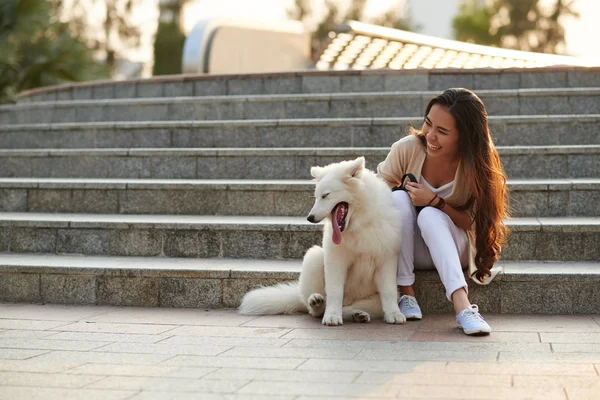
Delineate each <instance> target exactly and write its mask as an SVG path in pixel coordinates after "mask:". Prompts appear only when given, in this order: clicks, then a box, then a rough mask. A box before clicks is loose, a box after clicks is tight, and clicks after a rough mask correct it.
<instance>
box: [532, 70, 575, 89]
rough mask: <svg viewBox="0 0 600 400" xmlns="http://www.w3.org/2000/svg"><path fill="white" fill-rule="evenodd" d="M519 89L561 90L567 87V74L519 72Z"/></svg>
mask: <svg viewBox="0 0 600 400" xmlns="http://www.w3.org/2000/svg"><path fill="white" fill-rule="evenodd" d="M520 75H521V82H520V87H521V88H524V89H525V88H554V87H556V88H562V87H567V86H568V85H567V72H564V71H554V72H539V71H535V72H521V73H520Z"/></svg>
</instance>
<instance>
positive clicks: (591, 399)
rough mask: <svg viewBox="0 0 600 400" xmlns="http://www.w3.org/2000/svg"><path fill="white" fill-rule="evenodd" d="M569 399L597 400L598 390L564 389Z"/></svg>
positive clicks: (599, 397)
mask: <svg viewBox="0 0 600 400" xmlns="http://www.w3.org/2000/svg"><path fill="white" fill-rule="evenodd" d="M565 391H566V392H567V396H569V399H575V400H598V399H600V396H599V395H598V389H582V388H566V389H565Z"/></svg>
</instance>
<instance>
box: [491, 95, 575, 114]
mask: <svg viewBox="0 0 600 400" xmlns="http://www.w3.org/2000/svg"><path fill="white" fill-rule="evenodd" d="M561 100H562V99H561V98H559V97H557V96H522V95H521V96H519V114H520V115H550V114H567V113H569V112H571V110H570V108H569V106H568V105H567V104H565V103H566V102H564V101H561ZM486 107H487V103H486ZM505 114H509V113H506V112H505ZM510 114H511V115H516V114H513V113H510Z"/></svg>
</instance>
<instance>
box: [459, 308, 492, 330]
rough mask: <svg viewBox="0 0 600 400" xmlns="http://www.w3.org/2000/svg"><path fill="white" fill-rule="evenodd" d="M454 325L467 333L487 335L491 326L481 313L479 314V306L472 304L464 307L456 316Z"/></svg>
mask: <svg viewBox="0 0 600 400" xmlns="http://www.w3.org/2000/svg"><path fill="white" fill-rule="evenodd" d="M456 325H458V327H459V328H462V330H463V331H464V332H465V333H466V334H467V335H476V336H483V335H488V334H489V333H490V332H491V331H492V328H490V326H489V325H488V324H487V322H485V321H484V319H483V317H482V316H481V314H479V307H477V305H475V304H472V305H470V306H469V307H467V308H465V309H464V310H462V311H461V312H459V313H458V315H457V316H456Z"/></svg>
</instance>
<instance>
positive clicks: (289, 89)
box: [263, 76, 304, 94]
mask: <svg viewBox="0 0 600 400" xmlns="http://www.w3.org/2000/svg"><path fill="white" fill-rule="evenodd" d="M303 79H304V77H300V76H267V77H263V94H284V93H290V94H291V93H302V92H303V91H304V90H303V89H304V88H303Z"/></svg>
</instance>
